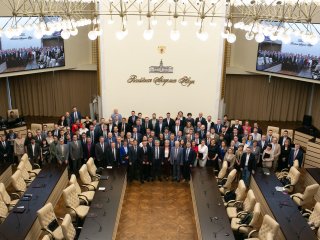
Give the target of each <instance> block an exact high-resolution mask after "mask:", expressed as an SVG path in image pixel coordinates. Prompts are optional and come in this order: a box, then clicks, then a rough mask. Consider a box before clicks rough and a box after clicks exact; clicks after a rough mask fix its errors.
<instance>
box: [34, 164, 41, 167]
mask: <svg viewBox="0 0 320 240" xmlns="http://www.w3.org/2000/svg"><path fill="white" fill-rule="evenodd" d="M33 166H34V167H36V168H41V167H40V165H39V164H38V163H34V164H33Z"/></svg>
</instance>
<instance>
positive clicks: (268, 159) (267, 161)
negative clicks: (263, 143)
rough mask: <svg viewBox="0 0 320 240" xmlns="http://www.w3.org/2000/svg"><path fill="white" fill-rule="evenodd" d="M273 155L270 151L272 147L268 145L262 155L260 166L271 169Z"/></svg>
mask: <svg viewBox="0 0 320 240" xmlns="http://www.w3.org/2000/svg"><path fill="white" fill-rule="evenodd" d="M273 160H274V155H273V151H272V145H271V144H268V146H267V148H266V149H265V150H264V151H263V153H262V166H263V167H265V168H272V163H273Z"/></svg>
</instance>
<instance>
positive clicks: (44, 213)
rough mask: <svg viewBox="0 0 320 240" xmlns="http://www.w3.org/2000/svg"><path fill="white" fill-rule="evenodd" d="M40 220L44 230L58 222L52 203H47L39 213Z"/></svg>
mask: <svg viewBox="0 0 320 240" xmlns="http://www.w3.org/2000/svg"><path fill="white" fill-rule="evenodd" d="M37 215H38V220H39V223H40V226H41V227H42V228H44V229H48V225H49V224H50V223H51V222H52V221H53V220H55V219H56V220H57V218H56V214H55V213H54V210H53V206H52V203H50V202H49V203H47V204H46V205H44V206H43V207H42V208H40V209H39V210H38V211H37Z"/></svg>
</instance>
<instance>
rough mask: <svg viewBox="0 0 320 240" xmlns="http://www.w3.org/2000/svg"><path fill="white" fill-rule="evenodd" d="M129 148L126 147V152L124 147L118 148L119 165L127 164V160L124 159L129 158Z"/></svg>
mask: <svg viewBox="0 0 320 240" xmlns="http://www.w3.org/2000/svg"><path fill="white" fill-rule="evenodd" d="M129 149H130V148H129V146H127V152H126V149H125V148H124V146H121V147H120V161H121V164H128V162H129V159H126V157H129Z"/></svg>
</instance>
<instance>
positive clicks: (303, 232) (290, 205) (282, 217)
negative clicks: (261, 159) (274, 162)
mask: <svg viewBox="0 0 320 240" xmlns="http://www.w3.org/2000/svg"><path fill="white" fill-rule="evenodd" d="M276 186H282V184H281V183H280V181H279V180H278V179H277V177H276V176H275V174H273V173H271V175H269V176H267V175H264V174H263V173H262V170H261V169H258V170H257V172H256V174H255V175H254V176H251V182H250V188H251V189H252V190H253V192H254V195H255V197H256V200H257V202H260V204H261V213H262V216H264V215H265V214H268V215H270V216H271V217H273V218H274V219H275V220H276V221H277V222H278V223H279V225H280V231H279V233H278V235H277V237H276V238H275V239H277V240H281V239H290V240H295V239H308V240H311V239H317V238H316V235H315V234H314V232H313V231H312V230H311V228H310V227H309V225H308V224H307V221H306V220H305V219H304V218H303V217H302V215H301V213H300V212H299V210H298V207H297V205H296V204H295V203H294V202H293V201H292V199H291V198H290V196H289V195H288V194H284V193H282V192H277V191H276V190H275V187H276Z"/></svg>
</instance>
